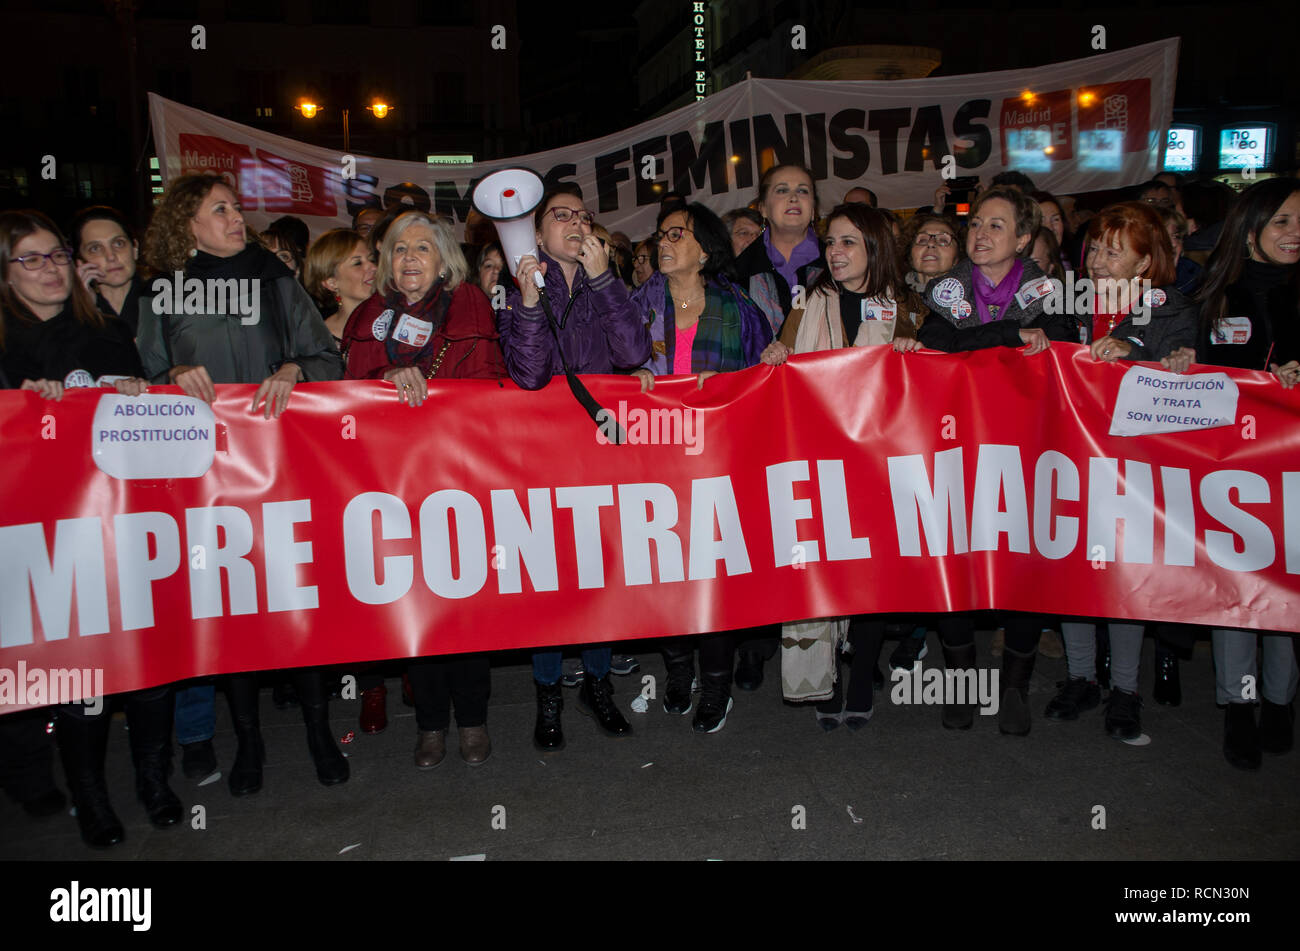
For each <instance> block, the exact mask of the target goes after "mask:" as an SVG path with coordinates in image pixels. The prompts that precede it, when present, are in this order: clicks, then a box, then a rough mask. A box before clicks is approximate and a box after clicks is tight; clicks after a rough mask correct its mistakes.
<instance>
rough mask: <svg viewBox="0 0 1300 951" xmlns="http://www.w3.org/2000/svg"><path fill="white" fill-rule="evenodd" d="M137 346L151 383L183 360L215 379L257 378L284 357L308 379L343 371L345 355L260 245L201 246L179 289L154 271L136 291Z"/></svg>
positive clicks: (173, 279)
mask: <svg viewBox="0 0 1300 951" xmlns="http://www.w3.org/2000/svg"><path fill="white" fill-rule="evenodd" d="M196 281H197V283H196ZM254 298H255V299H254ZM178 301H179V303H180V305H181V306H180V307H179V308H178V307H176V304H177V303H178ZM159 311H162V312H163V313H159ZM164 327H166V329H167V333H166V339H164V333H163V331H164ZM136 346H137V347H138V348H139V350H140V360H141V362H142V363H143V364H144V373H145V376H146V377H147V378H148V379H149V380H151V381H152V382H154V383H166V382H168V380H167V372H168V371H169V370H170V369H171V368H172V367H174V366H187V365H188V366H202V367H204V368H205V369H206V370H207V371H208V376H210V377H211V378H212V382H214V383H261V382H262V381H263V380H265V379H266V378H267V377H268V376H270V375H271V374H272V373H274V372H275V371H276V370H278V369H279V368H280V366H281V364H283V363H288V362H292V363H296V364H297V365H298V366H299V367H301V368H302V373H303V378H304V379H306V380H309V381H312V382H316V381H321V380H338V379H342V377H343V360H342V358H341V357H340V356H339V352H338V348H337V347H336V346H335V344H334V338H333V337H332V336H331V335H330V332H329V330H328V329H327V328H326V327H325V322H324V321H323V320H322V319H321V316H320V312H319V311H318V310H317V309H316V305H315V304H314V303H312V300H311V298H310V297H309V296H308V295H307V292H306V291H305V290H303V288H302V286H301V285H300V284H299V283H298V282H297V281H296V280H294V278H293V275H292V274H291V273H290V272H289V270H288V268H286V267H285V266H284V265H283V264H282V263H281V262H280V261H279V260H278V259H277V258H276V257H275V255H273V254H271V252H269V251H267V250H266V249H265V248H262V247H260V246H258V245H249V246H248V247H246V248H245V249H244V250H243V251H241V252H240V253H239V254H236V255H234V256H233V257H229V258H218V257H213V256H212V255H210V254H206V253H204V252H199V253H198V254H196V255H195V256H194V257H193V258H191V259H190V263H189V265H188V266H187V267H186V269H185V273H184V275H183V283H182V285H181V290H180V293H179V297H178V296H177V292H176V275H175V274H172V275H163V276H160V277H159V278H157V279H155V281H154V282H152V284H151V285H150V287H149V288H148V291H147V293H145V294H143V295H141V299H140V323H139V329H138V331H137V336H136Z"/></svg>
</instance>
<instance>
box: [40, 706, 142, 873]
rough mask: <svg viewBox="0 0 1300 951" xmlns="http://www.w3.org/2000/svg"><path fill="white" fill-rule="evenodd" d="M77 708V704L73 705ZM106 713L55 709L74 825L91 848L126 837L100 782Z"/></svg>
mask: <svg viewBox="0 0 1300 951" xmlns="http://www.w3.org/2000/svg"><path fill="white" fill-rule="evenodd" d="M73 706H75V707H76V708H77V709H78V711H80V710H81V705H80V704H74V705H73ZM108 727H109V714H108V710H107V709H105V710H104V711H103V712H102V713H100V715H99V716H86V715H84V713H82V712H77V713H70V712H69V711H68V709H67V708H65V707H60V708H59V711H58V726H57V727H56V733H57V736H58V740H59V755H60V758H61V759H62V760H63V772H64V774H65V775H66V777H67V780H68V789H69V790H70V791H71V793H72V802H73V805H75V806H76V807H77V826H78V827H79V828H80V829H81V839H82V841H83V842H85V843H86V844H87V845H88V846H90V847H91V848H92V849H107V848H109V847H110V846H113V845H117V843H119V842H121V841H122V840H123V839H125V838H126V830H124V829H123V828H122V820H121V819H119V818H118V817H117V813H115V812H114V811H113V806H112V804H111V803H110V802H109V801H108V787H107V785H106V784H105V782H104V754H105V752H106V751H107V749H108Z"/></svg>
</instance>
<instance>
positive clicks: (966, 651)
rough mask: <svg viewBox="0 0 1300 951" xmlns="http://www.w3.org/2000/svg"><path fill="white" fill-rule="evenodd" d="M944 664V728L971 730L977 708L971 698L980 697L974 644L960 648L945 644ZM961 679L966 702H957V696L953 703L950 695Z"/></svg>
mask: <svg viewBox="0 0 1300 951" xmlns="http://www.w3.org/2000/svg"><path fill="white" fill-rule="evenodd" d="M943 664H944V667H945V668H946V669H945V671H944V704H943V725H944V728H945V729H948V730H969V729H970V728H971V726H972V725H974V723H975V707H976V704H975V703H971V702H970V698H972V697H978V696H979V692H978V691H977V690H976V689H975V684H976V683H977V679H976V678H977V677H978V671H976V669H975V644H974V642H971V643H970V644H962V645H960V646H958V647H952V646H950V645H949V644H946V643H945V644H944V645H943ZM959 678H960V679H962V680H963V684H964V696H965V698H966V702H964V703H958V702H956V699H955V696H954V698H953V700H952V702H949V695H950V694H951V693H953V691H954V688H956V687H957V686H958V684H957V681H958V679H959Z"/></svg>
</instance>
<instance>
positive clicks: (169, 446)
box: [91, 393, 217, 479]
mask: <svg viewBox="0 0 1300 951" xmlns="http://www.w3.org/2000/svg"><path fill="white" fill-rule="evenodd" d="M216 428H217V422H216V418H215V417H214V416H213V415H212V407H210V406H209V405H208V404H207V403H205V402H203V401H202V400H198V399H194V398H193V397H191V396H173V395H170V394H168V395H160V394H156V393H144V394H141V395H140V396H121V395H119V394H117V393H112V394H106V395H104V396H102V397H101V398H100V401H99V405H98V406H96V407H95V419H94V423H93V425H92V430H91V445H92V448H91V456H92V458H93V459H94V461H95V465H96V466H98V467H99V469H100V470H101V471H102V472H106V473H108V474H109V475H111V476H114V477H115V478H118V479H194V478H197V477H198V476H201V475H203V474H204V473H205V472H207V471H208V469H209V468H211V466H212V457H213V453H214V451H215V447H216Z"/></svg>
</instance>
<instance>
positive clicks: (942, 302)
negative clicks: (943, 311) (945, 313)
mask: <svg viewBox="0 0 1300 951" xmlns="http://www.w3.org/2000/svg"><path fill="white" fill-rule="evenodd" d="M933 294H934V302H935V303H936V304H938V305H939V306H940V307H951V306H952V305H953V304H955V303H957V301H959V300H961V299H962V298H963V297H965V296H966V291H965V289H964V288H963V287H962V286H961V281H959V280H957V278H955V277H945V278H944V279H943V280H942V281H940V282H939V283H938V284H936V285H934V291H933Z"/></svg>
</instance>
